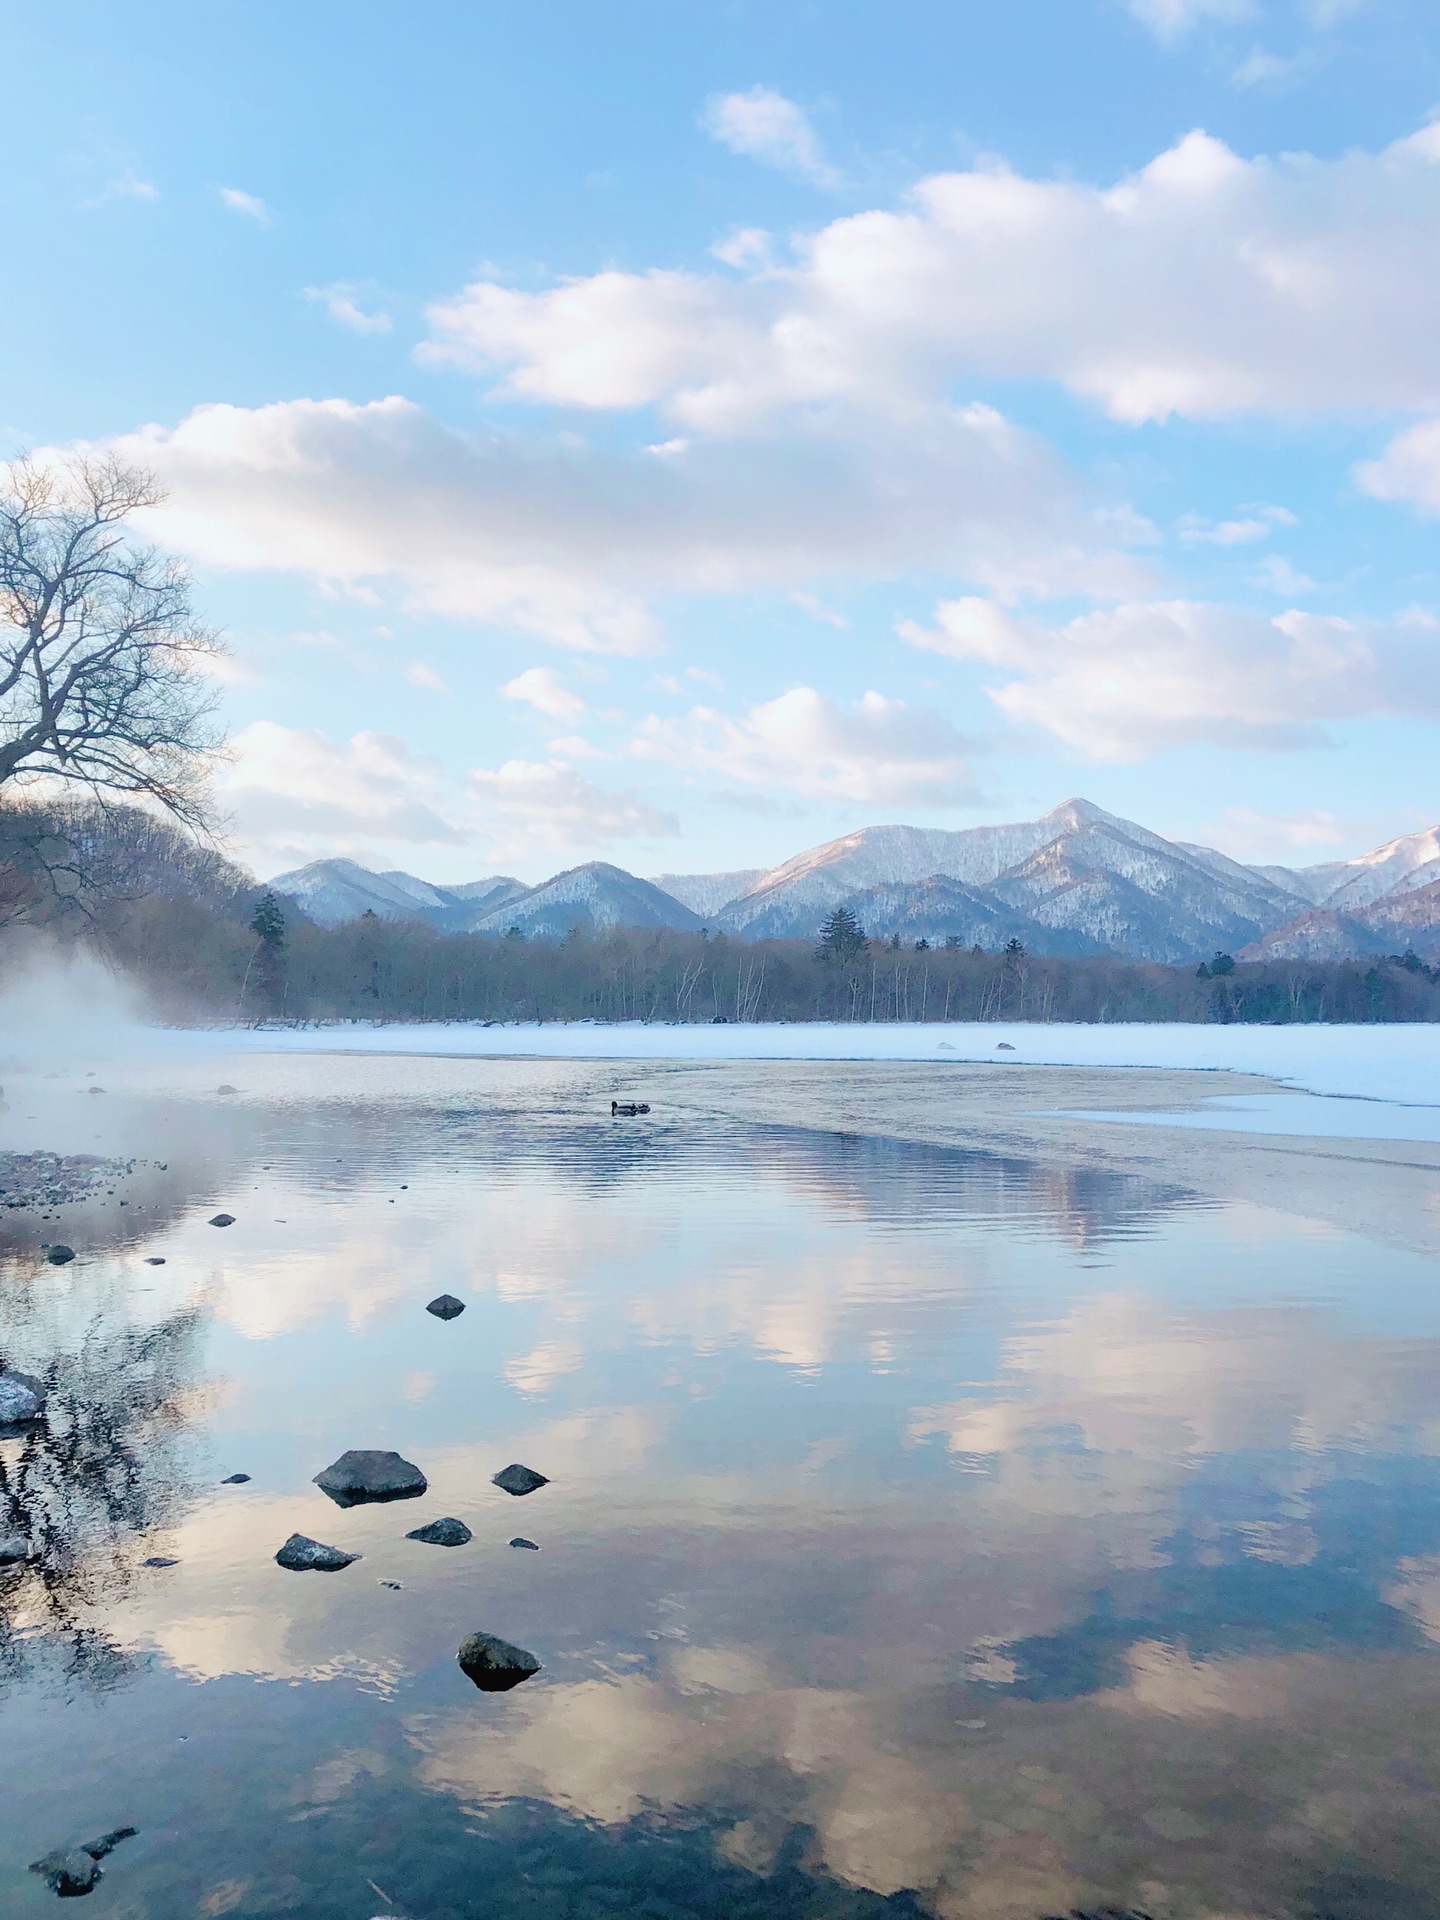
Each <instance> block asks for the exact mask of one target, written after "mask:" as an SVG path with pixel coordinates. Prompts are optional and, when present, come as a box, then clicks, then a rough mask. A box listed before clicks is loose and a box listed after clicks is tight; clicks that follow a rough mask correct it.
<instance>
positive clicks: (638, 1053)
mask: <svg viewBox="0 0 1440 1920" xmlns="http://www.w3.org/2000/svg"><path fill="white" fill-rule="evenodd" d="M170 1037H171V1039H172V1040H173V1041H174V1043H176V1044H178V1045H186V1044H194V1045H196V1046H203V1047H205V1048H206V1049H210V1048H213V1047H215V1046H216V1045H217V1043H218V1044H220V1045H223V1046H226V1047H233V1048H235V1049H237V1050H240V1051H245V1052H250V1051H255V1052H265V1053H269V1052H292V1051H299V1052H312V1051H313V1052H357V1053H387V1054H388V1053H394V1054H422V1055H424V1054H429V1055H451V1056H454V1055H460V1056H475V1057H485V1056H498V1057H515V1056H526V1055H528V1056H531V1057H539V1058H545V1059H569V1060H634V1061H641V1060H655V1061H660V1060H693V1061H701V1062H704V1061H720V1060H847V1061H848V1060H877V1061H922V1060H928V1061H935V1062H945V1061H951V1062H975V1061H982V1060H983V1061H990V1062H992V1063H995V1064H997V1065H1000V1064H1001V1063H1003V1064H1004V1065H1006V1066H1009V1065H1017V1064H1020V1065H1023V1064H1025V1063H1030V1064H1033V1065H1045V1066H1069V1067H1158V1068H1184V1069H1191V1070H1200V1071H1219V1070H1228V1071H1230V1072H1234V1073H1250V1074H1263V1075H1265V1076H1266V1077H1268V1078H1270V1079H1274V1080H1278V1081H1280V1082H1281V1083H1282V1084H1284V1085H1286V1086H1291V1087H1294V1088H1296V1089H1297V1090H1299V1091H1302V1092H1304V1093H1308V1094H1313V1095H1316V1096H1323V1097H1324V1099H1323V1102H1322V1104H1316V1103H1314V1102H1307V1103H1301V1102H1299V1101H1291V1102H1287V1103H1284V1105H1283V1107H1282V1108H1277V1109H1275V1114H1276V1116H1277V1118H1278V1117H1279V1116H1280V1115H1281V1114H1283V1117H1284V1119H1285V1122H1286V1124H1285V1126H1284V1127H1283V1128H1282V1127H1280V1126H1279V1125H1278V1124H1272V1122H1271V1121H1270V1120H1269V1119H1268V1118H1264V1116H1263V1115H1262V1112H1261V1109H1258V1108H1256V1109H1252V1110H1247V1114H1248V1117H1247V1116H1241V1118H1242V1120H1243V1126H1244V1128H1245V1129H1246V1130H1252V1129H1253V1130H1262V1131H1274V1132H1280V1131H1287V1132H1300V1133H1323V1134H1331V1133H1333V1134H1336V1135H1342V1134H1348V1135H1349V1136H1350V1137H1352V1138H1355V1137H1366V1136H1368V1137H1374V1138H1384V1139H1430V1138H1433V1137H1435V1136H1434V1135H1432V1134H1431V1133H1429V1132H1421V1133H1416V1132H1413V1131H1409V1130H1406V1129H1409V1128H1413V1127H1418V1126H1420V1125H1421V1124H1422V1122H1421V1121H1420V1120H1418V1119H1417V1120H1413V1121H1405V1120H1403V1119H1402V1117H1401V1116H1400V1115H1399V1114H1397V1113H1395V1112H1394V1108H1395V1107H1396V1106H1398V1107H1401V1108H1434V1109H1436V1110H1437V1112H1440V1026H1286V1027H1268V1026H1264V1027H1262V1026H1181V1025H1170V1024H1164V1025H1162V1024H1154V1025H1133V1026H1119V1025H1117V1026H1078V1025H1075V1026H1070V1025H1060V1024H1055V1025H1028V1024H1024V1023H1020V1022H1011V1023H987V1024H983V1025H982V1024H971V1023H964V1024H951V1025H940V1024H938V1023H932V1024H928V1025H923V1026H921V1025H875V1026H871V1025H862V1024H856V1025H848V1024H826V1023H821V1022H807V1023H804V1024H800V1023H796V1024H791V1025H782V1024H776V1025H745V1024H735V1025H726V1026H708V1025H707V1026H679V1025H667V1024H662V1023H658V1022H652V1023H643V1022H639V1021H634V1022H624V1023H614V1024H602V1023H597V1022H590V1021H577V1022H553V1023H549V1024H545V1025H538V1026H537V1025H534V1024H526V1025H521V1024H516V1025H507V1026H489V1027H487V1026H482V1025H479V1024H473V1025H466V1024H458V1023H457V1024H454V1025H424V1026H420V1025H392V1026H382V1025H375V1026H365V1025H360V1024H356V1025H345V1026H330V1027H315V1028H306V1029H296V1030H289V1031H259V1032H256V1031H250V1030H237V1031H234V1032H231V1033H228V1034H224V1035H219V1034H216V1033H214V1032H213V1031H210V1032H205V1033H197V1034H194V1035H184V1036H182V1035H178V1034H177V1035H172V1036H170ZM1002 1042H1004V1043H1008V1046H1009V1047H1010V1048H1012V1049H1013V1052H1007V1051H1003V1050H1002V1047H1001V1043H1002ZM1332 1100H1333V1101H1336V1102H1339V1103H1343V1105H1339V1106H1337V1107H1336V1108H1335V1110H1333V1111H1332V1108H1331V1106H1330V1104H1329V1103H1330V1102H1331V1101H1332ZM1360 1103H1364V1104H1366V1105H1371V1104H1373V1103H1385V1104H1386V1105H1387V1106H1388V1107H1390V1109H1391V1111H1390V1113H1389V1116H1388V1117H1385V1116H1384V1115H1383V1114H1382V1113H1380V1112H1373V1111H1372V1112H1371V1113H1370V1114H1368V1115H1362V1114H1361V1113H1360V1112H1359V1111H1358V1108H1359V1105H1360ZM1322 1105H1323V1111H1322ZM1214 1111H1215V1112H1216V1116H1217V1117H1215V1118H1213V1119H1211V1118H1206V1117H1199V1118H1195V1117H1191V1118H1189V1119H1188V1120H1187V1124H1190V1125H1200V1126H1217V1127H1218V1126H1223V1125H1224V1124H1225V1122H1224V1120H1223V1119H1222V1118H1220V1117H1219V1112H1218V1109H1217V1110H1214ZM1268 1112H1269V1110H1268V1109H1267V1110H1265V1113H1266V1114H1268ZM1262 1119H1264V1124H1263V1125H1262V1124H1261V1121H1262ZM1423 1124H1425V1125H1427V1126H1428V1125H1429V1122H1428V1121H1426V1122H1424V1123H1423Z"/></svg>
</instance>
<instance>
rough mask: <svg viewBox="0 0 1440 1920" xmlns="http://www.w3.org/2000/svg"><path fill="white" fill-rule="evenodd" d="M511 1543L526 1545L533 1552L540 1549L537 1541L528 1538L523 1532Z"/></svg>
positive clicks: (520, 1545) (517, 1545) (518, 1545)
mask: <svg viewBox="0 0 1440 1920" xmlns="http://www.w3.org/2000/svg"><path fill="white" fill-rule="evenodd" d="M510 1544H511V1546H512V1547H525V1548H526V1549H527V1550H528V1551H529V1552H531V1553H538V1552H539V1551H540V1548H539V1547H538V1545H537V1544H536V1543H535V1541H533V1540H527V1539H526V1538H525V1536H524V1534H523V1533H517V1534H516V1536H515V1538H514V1539H513V1540H512V1541H511V1542H510Z"/></svg>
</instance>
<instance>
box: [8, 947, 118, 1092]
mask: <svg viewBox="0 0 1440 1920" xmlns="http://www.w3.org/2000/svg"><path fill="white" fill-rule="evenodd" d="M145 1013H146V1010H145V1006H144V1000H143V996H142V995H141V993H140V991H139V989H138V988H137V987H135V986H134V985H132V984H131V983H130V982H129V981H127V980H125V979H124V978H122V977H121V976H120V975H118V974H116V973H114V972H112V971H111V970H110V969H109V968H107V967H106V966H105V965H104V964H103V962H101V961H100V960H98V959H96V958H95V956H94V955H93V954H91V953H88V952H86V951H85V950H84V949H83V948H76V947H64V948H62V947H60V946H59V945H58V944H56V943H55V942H54V941H51V940H49V939H48V938H46V937H45V936H44V935H43V934H42V935H35V936H32V937H22V936H21V935H19V934H16V933H14V932H12V933H11V935H10V936H9V937H8V938H7V940H6V941H5V943H4V946H3V948H0V1078H3V1076H4V1075H5V1074H6V1073H7V1072H11V1073H14V1072H20V1073H25V1074H29V1075H36V1074H43V1073H46V1072H73V1071H75V1070H76V1069H79V1070H81V1071H84V1070H85V1069H86V1068H89V1067H94V1066H97V1065H99V1064H103V1063H104V1062H107V1061H124V1062H127V1063H129V1062H134V1061H136V1060H138V1059H141V1058H143V1056H144V1054H145V1052H146V1050H147V1047H148V1046H149V1045H150V1044H151V1043H150V1039H149V1034H148V1030H147V1025H146V1017H145Z"/></svg>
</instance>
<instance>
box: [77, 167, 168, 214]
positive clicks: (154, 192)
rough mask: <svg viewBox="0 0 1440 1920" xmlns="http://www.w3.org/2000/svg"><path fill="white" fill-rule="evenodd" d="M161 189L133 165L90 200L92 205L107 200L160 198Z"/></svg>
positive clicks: (89, 203)
mask: <svg viewBox="0 0 1440 1920" xmlns="http://www.w3.org/2000/svg"><path fill="white" fill-rule="evenodd" d="M159 198H160V189H159V188H158V187H157V186H156V185H155V183H154V181H153V180H147V179H145V178H144V176H143V175H142V174H138V173H136V172H135V170H134V169H133V168H132V167H127V168H126V169H125V171H124V172H123V173H122V174H120V175H118V176H117V177H116V178H115V179H114V180H111V181H110V182H109V183H108V184H107V185H106V186H105V187H104V189H103V190H102V191H101V192H100V193H99V194H98V195H97V197H96V198H95V199H94V200H92V201H90V202H88V203H87V204H88V205H90V206H99V205H101V204H102V202H104V201H106V200H158V199H159Z"/></svg>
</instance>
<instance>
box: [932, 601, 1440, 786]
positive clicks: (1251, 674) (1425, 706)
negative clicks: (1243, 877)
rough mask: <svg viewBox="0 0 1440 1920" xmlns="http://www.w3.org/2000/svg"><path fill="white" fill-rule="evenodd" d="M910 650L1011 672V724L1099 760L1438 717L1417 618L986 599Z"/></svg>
mask: <svg viewBox="0 0 1440 1920" xmlns="http://www.w3.org/2000/svg"><path fill="white" fill-rule="evenodd" d="M935 618H936V624H935V626H934V627H933V628H930V629H922V628H921V627H919V626H917V625H915V624H914V623H913V622H905V623H904V624H903V625H902V626H901V629H900V631H901V634H902V636H903V637H904V638H905V639H906V640H908V641H909V642H910V643H911V645H912V646H917V647H923V648H927V649H929V650H930V651H932V652H935V653H940V654H944V655H946V656H947V657H948V658H950V659H953V660H965V661H973V662H976V663H978V664H981V665H985V666H990V667H995V668H998V669H1000V670H1001V671H1002V672H1003V673H1006V674H1009V675H1012V676H1013V677H1012V678H1008V679H1006V680H1005V681H1004V682H1003V684H1001V685H1000V686H998V687H994V688H992V689H991V698H992V699H993V700H994V701H995V702H996V704H997V705H998V706H999V707H1000V708H1001V710H1002V711H1003V712H1004V713H1005V714H1007V715H1008V716H1009V718H1010V719H1012V720H1014V721H1017V722H1022V723H1025V724H1028V725H1033V726H1037V727H1042V728H1044V729H1045V730H1046V731H1047V732H1048V733H1051V734H1053V735H1055V737H1056V738H1057V739H1060V740H1063V741H1065V742H1066V743H1067V745H1070V746H1072V747H1076V748H1079V749H1080V750H1081V751H1082V752H1084V753H1086V754H1088V755H1090V756H1091V757H1092V758H1093V759H1096V760H1111V761H1129V760H1136V759H1139V758H1141V757H1143V756H1144V755H1146V754H1150V753H1156V752H1159V751H1161V750H1162V749H1164V748H1166V747H1174V746H1183V745H1186V744H1188V743H1191V742H1195V741H1207V742H1209V743H1210V744H1212V745H1215V746H1221V747H1250V748H1269V749H1285V748H1294V747H1301V746H1313V745H1315V744H1317V743H1323V742H1324V740H1325V735H1324V733H1323V731H1322V729H1323V724H1324V723H1325V722H1327V721H1343V720H1357V719H1361V718H1363V717H1365V716H1367V715H1374V714H1410V715H1417V714H1426V715H1429V716H1432V717H1435V716H1440V656H1437V652H1436V649H1435V646H1434V636H1433V633H1432V632H1431V631H1430V630H1429V629H1427V628H1425V627H1423V626H1421V625H1420V624H1418V623H1406V622H1403V621H1397V622H1395V623H1394V624H1392V625H1390V626H1383V625H1381V624H1380V623H1378V622H1367V623H1365V624H1363V625H1362V624H1358V623H1354V622H1351V621H1347V620H1340V619H1335V618H1323V617H1321V616H1320V615H1318V614H1312V613H1301V612H1296V611H1293V610H1292V611H1290V612H1287V613H1282V614H1280V615H1278V616H1277V617H1276V618H1274V619H1267V618H1265V617H1264V616H1262V615H1259V614H1254V613H1249V612H1244V611H1240V610H1238V609H1233V608H1228V607H1220V606H1210V605H1205V604H1200V603H1196V602H1193V601H1181V600H1177V601H1165V602H1155V601H1151V602H1139V603H1131V604H1126V605H1121V606H1117V607H1113V608H1108V609H1104V610H1101V611H1098V612H1094V613H1088V614H1084V615H1082V616H1081V617H1080V618H1078V619H1075V620H1072V621H1070V622H1069V623H1068V625H1065V626H1061V627H1048V626H1043V625H1041V624H1040V623H1038V622H1034V621H1020V620H1016V619H1014V618H1013V617H1012V616H1011V615H1009V614H1008V613H1005V612H1004V611H1002V610H1001V609H1000V608H999V607H997V606H995V605H994V604H993V603H992V602H990V601H986V600H977V599H963V600H952V601H949V602H947V603H946V604H944V605H942V606H940V607H939V608H937V610H936V616H935Z"/></svg>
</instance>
